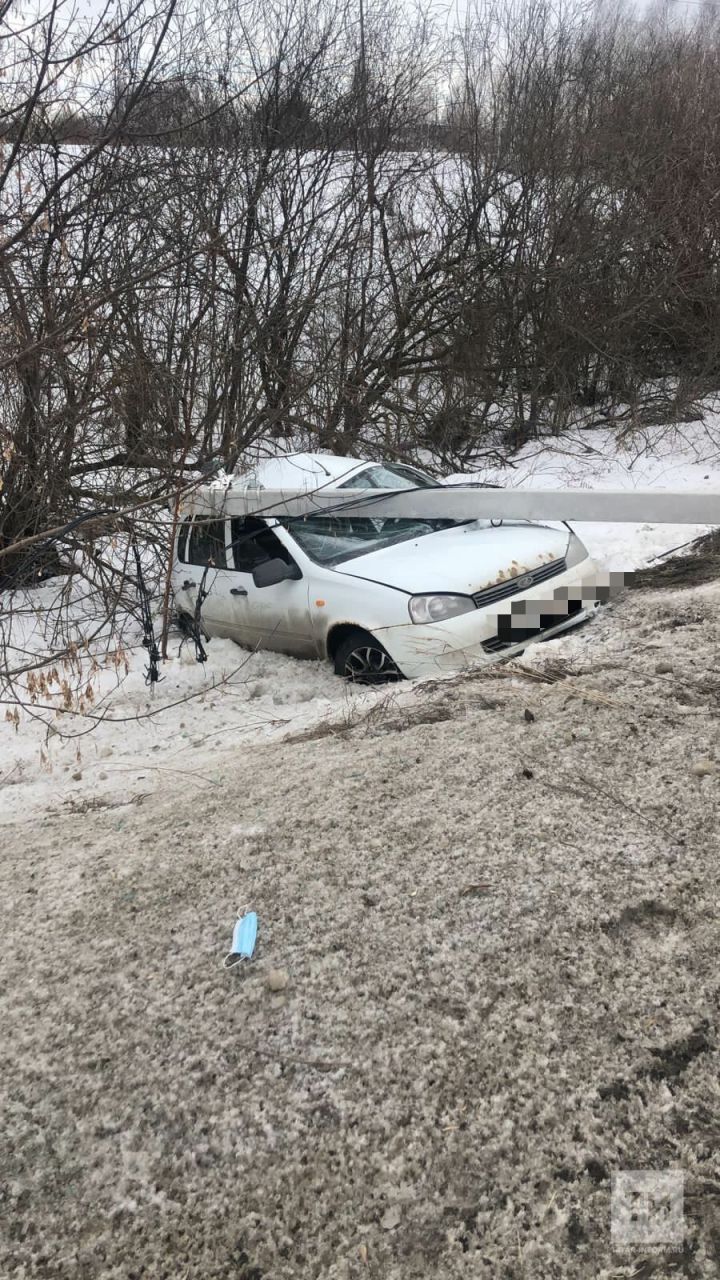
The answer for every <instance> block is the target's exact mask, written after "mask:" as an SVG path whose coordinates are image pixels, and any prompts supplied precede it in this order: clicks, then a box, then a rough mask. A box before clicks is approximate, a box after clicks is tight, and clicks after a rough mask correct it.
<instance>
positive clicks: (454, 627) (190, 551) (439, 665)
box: [173, 454, 598, 683]
mask: <svg viewBox="0 0 720 1280" xmlns="http://www.w3.org/2000/svg"><path fill="white" fill-rule="evenodd" d="M437 483H438V482H437V481H436V480H433V479H432V478H431V477H430V476H428V475H425V474H424V473H423V472H422V471H419V470H417V469H416V468H414V467H409V466H404V465H400V464H396V463H385V464H378V463H373V462H358V461H357V459H354V458H338V457H335V456H334V455H324V454H296V455H292V456H288V457H284V458H279V459H275V460H273V461H270V462H267V463H264V464H261V465H260V466H258V467H257V468H256V469H255V470H254V471H252V472H249V473H247V474H246V475H244V476H239V477H235V478H234V479H233V482H232V487H233V489H235V490H236V491H237V490H240V491H242V488H243V487H247V488H253V489H257V488H263V487H264V488H275V489H278V488H282V487H283V486H287V487H293V488H295V489H297V488H303V487H307V488H308V489H314V488H317V487H318V485H324V486H326V487H331V488H333V489H346V488H356V489H366V488H381V489H388V488H416V487H426V486H432V487H436V486H437ZM208 566H209V568H208ZM206 570H207V573H206ZM203 575H205V586H204V590H205V592H206V593H207V594H206V595H204V596H203V599H202V601H201V608H200V609H197V607H196V606H197V593H198V588H199V587H200V585H201V582H202V580H203ZM595 578H596V570H595V566H594V565H593V562H592V561H591V559H590V558H589V556H588V552H587V550H586V549H585V547H584V545H583V543H582V542H581V541H580V539H579V538H578V537H577V535H576V534H575V533H573V532H572V530H570V529H569V527H568V526H567V525H565V526H563V527H561V528H553V527H550V526H548V525H542V524H534V523H530V522H528V521H518V520H512V521H510V520H502V521H497V520H495V521H490V520H462V521H461V520H452V519H448V518H439V519H396V518H392V519H388V518H384V519H383V518H377V517H376V518H373V517H372V516H357V515H352V516H342V515H335V514H332V515H322V516H321V515H314V514H313V515H306V516H282V517H280V518H274V517H270V516H268V517H260V516H257V515H252V516H241V517H233V516H230V515H228V516H227V518H223V519H220V518H215V519H213V518H209V517H208V516H207V515H205V516H199V515H195V516H192V515H190V516H188V517H187V518H186V519H184V520H183V522H182V524H181V525H180V529H179V533H178V537H177V542H176V547H175V560H174V566H173V586H174V591H175V600H176V604H177V609H178V613H179V615H180V622H181V624H184V626H185V628H186V629H190V630H193V628H194V626H195V624H196V622H197V621H198V619H199V621H200V625H201V629H202V631H203V632H204V633H205V634H206V635H208V636H226V637H229V638H230V639H232V640H235V641H237V643H238V644H241V645H244V646H247V647H248V648H252V649H255V648H264V649H273V650H277V651H279V652H281V653H288V654H292V655H294V656H297V657H306V658H315V659H317V658H329V659H330V661H331V662H332V663H333V664H334V667H335V671H336V672H337V674H338V675H340V676H345V677H347V678H349V679H353V680H357V681H362V682H364V683H375V682H380V681H386V680H398V679H402V678H403V677H406V678H408V679H414V678H416V677H419V676H429V675H433V674H438V673H439V672H446V671H453V670H457V669H458V668H462V667H464V666H469V665H471V664H476V663H481V664H487V663H490V662H493V661H497V659H498V658H500V657H507V656H512V655H513V654H517V653H520V652H522V650H523V649H524V648H525V647H526V645H527V644H528V643H530V642H531V641H532V640H536V639H538V638H540V639H548V638H550V637H552V636H556V635H559V634H560V633H561V632H563V631H565V630H566V629H567V628H568V627H572V626H577V625H578V624H579V623H581V622H584V621H585V620H586V619H587V618H588V617H590V615H591V614H592V613H593V612H594V610H595V608H596V607H597V603H598V602H597V600H596V591H595Z"/></svg>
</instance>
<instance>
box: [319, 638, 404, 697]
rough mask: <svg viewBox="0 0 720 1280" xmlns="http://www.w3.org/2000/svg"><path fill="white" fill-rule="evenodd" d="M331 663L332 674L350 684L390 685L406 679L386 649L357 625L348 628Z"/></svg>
mask: <svg viewBox="0 0 720 1280" xmlns="http://www.w3.org/2000/svg"><path fill="white" fill-rule="evenodd" d="M334 663H335V675H336V676H342V677H343V678H344V679H345V680H351V681H352V682H353V684H392V683H394V682H395V681H396V680H404V679H405V677H404V676H403V673H402V671H401V670H400V668H399V667H398V665H397V663H396V662H394V661H393V659H392V658H391V657H390V654H389V653H388V651H387V649H386V648H385V647H384V646H383V645H381V643H380V641H379V640H376V639H375V637H374V636H373V635H371V634H370V632H369V631H362V630H361V629H360V627H357V628H356V629H355V630H354V631H349V632H348V634H347V635H346V636H345V637H344V639H343V640H341V641H340V644H339V645H338V647H337V649H336V651H335V657H334Z"/></svg>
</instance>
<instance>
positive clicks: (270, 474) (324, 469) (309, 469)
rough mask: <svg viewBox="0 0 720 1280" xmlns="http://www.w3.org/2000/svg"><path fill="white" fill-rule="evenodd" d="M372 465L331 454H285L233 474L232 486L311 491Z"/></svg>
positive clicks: (361, 460)
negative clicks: (305, 489) (304, 489)
mask: <svg viewBox="0 0 720 1280" xmlns="http://www.w3.org/2000/svg"><path fill="white" fill-rule="evenodd" d="M372 465H373V464H372V463H370V462H367V461H365V460H364V459H363V458H348V457H345V458H343V457H338V456H337V454H334V453H286V454H280V455H279V456H278V457H277V458H266V459H264V460H263V461H262V462H258V463H256V465H255V466H254V467H250V468H248V469H247V470H246V471H236V473H235V477H234V485H235V487H243V486H244V487H245V488H248V489H282V488H284V487H286V486H287V488H292V489H303V488H305V486H307V488H308V489H315V488H317V486H318V485H322V484H327V485H335V484H337V483H338V481H341V480H345V479H346V478H348V477H349V476H351V475H355V474H357V472H359V471H363V470H364V469H365V468H366V467H369V466H372Z"/></svg>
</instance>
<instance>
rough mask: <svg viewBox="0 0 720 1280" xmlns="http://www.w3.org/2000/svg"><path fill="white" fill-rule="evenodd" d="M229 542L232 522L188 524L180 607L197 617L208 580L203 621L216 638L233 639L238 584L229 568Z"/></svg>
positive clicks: (205, 520)
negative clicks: (200, 593) (196, 612)
mask: <svg viewBox="0 0 720 1280" xmlns="http://www.w3.org/2000/svg"><path fill="white" fill-rule="evenodd" d="M229 539H230V521H229V520H223V519H220V520H218V519H217V518H215V519H210V518H208V517H205V516H195V517H194V518H193V519H192V520H190V521H189V522H188V531H187V540H186V542H185V543H183V542H182V540H181V541H180V543H179V548H180V561H181V564H180V566H179V570H180V572H179V576H180V579H181V580H180V583H179V587H178V589H177V591H176V595H177V597H178V604H179V606H180V608H181V609H183V610H187V612H188V613H191V614H194V612H195V605H196V601H197V593H198V591H199V589H200V586H201V584H202V582H203V579H204V583H205V585H204V587H203V601H202V605H201V610H200V614H201V622H202V625H203V626H205V627H206V628H207V631H208V634H209V635H213V636H231V637H232V636H233V627H234V616H233V614H234V610H233V604H234V596H233V588H234V586H235V585H236V584H235V580H234V574H233V573H232V571H231V570H229V569H228V543H229ZM206 571H207V572H206Z"/></svg>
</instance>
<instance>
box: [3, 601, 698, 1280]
mask: <svg viewBox="0 0 720 1280" xmlns="http://www.w3.org/2000/svg"><path fill="white" fill-rule="evenodd" d="M719 643H720V589H719V588H718V587H717V586H710V587H703V588H699V589H696V590H693V591H682V592H674V593H654V594H650V595H640V594H637V595H634V596H631V597H626V598H625V599H624V600H623V601H621V602H620V603H619V604H617V605H615V606H614V607H613V608H612V609H611V610H608V611H607V612H606V613H605V614H604V616H603V617H602V618H601V619H600V620H599V621H598V622H597V623H596V624H595V625H594V626H593V627H590V628H587V629H586V630H585V631H584V632H582V633H580V634H578V635H577V636H575V637H573V638H569V639H567V640H565V641H564V642H562V643H554V644H551V645H547V646H538V647H537V649H536V650H535V651H533V652H532V656H531V654H530V653H529V654H528V655H527V659H526V662H527V665H528V666H531V667H532V668H533V669H535V670H536V671H537V672H541V671H543V670H548V671H550V672H553V671H554V672H555V674H556V675H557V674H559V668H558V665H557V664H558V662H559V661H560V660H561V659H562V660H563V661H565V662H566V663H569V664H570V668H571V670H572V671H573V672H579V674H570V675H567V676H566V677H565V678H564V679H556V680H554V681H553V682H552V683H544V682H542V681H541V680H539V679H537V680H534V679H532V678H531V677H530V676H527V675H525V676H520V677H519V678H515V679H511V678H510V677H509V675H508V674H507V671H508V669H507V668H506V669H504V674H503V673H499V669H498V670H496V671H495V673H494V674H490V675H486V676H481V677H478V678H464V679H462V680H458V681H456V682H452V681H451V682H443V683H439V684H438V685H437V686H434V687H433V686H429V687H428V686H425V687H423V688H416V689H415V690H413V689H410V690H409V691H404V692H403V693H402V694H401V695H400V696H399V697H398V698H397V699H395V698H390V699H389V700H388V701H387V702H386V703H384V704H382V705H381V706H379V707H377V708H375V710H371V711H370V713H369V714H367V715H366V718H365V719H364V720H362V722H361V723H359V724H358V725H357V726H356V727H355V728H354V729H352V730H350V731H342V732H340V731H338V732H336V733H334V734H324V735H323V734H322V732H321V731H318V732H319V736H316V737H315V736H312V731H309V735H310V736H307V735H306V736H305V737H303V736H302V735H299V740H296V741H293V742H289V743H284V744H279V743H269V744H267V745H260V746H253V747H252V748H249V747H248V745H247V744H246V745H245V746H243V745H242V744H238V745H237V746H236V748H235V749H233V748H232V747H231V746H229V745H228V746H227V747H226V748H225V751H224V754H223V755H222V757H220V758H219V766H220V775H221V777H222V783H221V784H220V785H213V786H207V787H203V786H202V785H200V786H197V785H196V786H189V785H188V784H181V783H180V782H178V781H170V782H169V783H168V789H167V790H165V791H163V792H160V793H156V794H154V795H152V796H149V797H146V798H145V799H144V800H143V801H142V802H138V803H130V804H124V805H122V804H120V803H119V800H120V799H122V797H121V796H117V797H116V798H115V800H111V799H110V798H108V797H105V798H103V807H93V806H92V798H88V801H87V804H86V805H85V806H80V807H81V808H83V807H85V809H86V811H85V812H78V813H74V814H73V813H71V814H68V813H67V812H66V811H64V810H63V809H62V808H60V807H57V808H56V809H55V810H54V811H52V812H50V813H49V814H47V815H43V816H39V817H38V818H37V819H36V820H30V819H29V820H27V821H21V820H19V819H18V820H17V821H16V822H14V823H13V824H11V825H9V826H6V827H5V828H4V829H3V847H2V854H1V859H0V861H1V866H2V880H3V886H2V902H3V920H2V929H3V939H4V943H5V948H4V949H5V957H6V958H5V964H4V973H3V978H2V989H1V1009H0V1015H1V1018H2V1028H3V1034H2V1050H1V1051H2V1059H3V1061H2V1073H1V1084H0V1088H2V1092H3V1095H4V1097H3V1111H4V1122H3V1136H2V1142H3V1146H4V1150H3V1151H2V1152H0V1156H1V1160H0V1164H1V1167H2V1196H3V1206H2V1228H1V1229H0V1230H1V1232H2V1243H1V1244H0V1276H2V1277H6V1276H7V1277H11V1276H12V1277H48V1278H50V1277H57V1278H63V1280H64V1278H67V1280H71V1278H72V1280H75V1278H77V1280H84V1278H85V1277H87V1278H90V1277H92V1278H95V1277H103V1278H107V1280H133V1278H134V1277H138V1278H139V1277H143V1278H147V1280H160V1278H161V1277H162V1278H167V1280H224V1278H225V1277H228V1278H230V1277H233V1278H235V1280H285V1278H286V1277H316V1278H317V1280H345V1278H348V1280H354V1278H355V1277H357V1278H360V1277H368V1280H369V1278H373V1280H375V1278H376V1280H405V1278H406V1277H407V1278H408V1280H409V1278H411V1277H416V1276H417V1277H421V1276H422V1277H425V1276H428V1277H430V1276H432V1277H439V1278H441V1280H444V1278H445V1277H448V1278H450V1277H457V1278H458V1280H461V1278H462V1280H465V1278H470V1277H473V1278H475V1277H533V1278H535V1277H542V1278H543V1280H544V1278H546V1277H568V1278H576V1277H577V1278H583V1277H598V1276H631V1275H633V1276H650V1275H656V1276H665V1275H676V1274H677V1275H685V1276H691V1277H692V1276H698V1277H699V1276H714V1275H717V1274H718V1269H719V1267H720V1200H719V1199H718V1196H719V1195H720V1170H719V1169H718V1152H717V1148H718V1135H719V1132H720V1115H719V1110H718V1103H719V1102H720V1087H719V1086H718V1055H717V1019H718V999H717V993H718V977H717V971H716V970H717V955H718V951H719V950H720V925H719V924H718V918H717V866H718V837H717V817H718V803H717V801H718V785H719V778H720V775H718V774H717V773H716V772H712V771H711V772H706V773H702V772H696V771H695V769H696V768H699V769H700V770H702V769H710V768H711V766H710V765H707V764H706V765H702V764H700V765H699V766H698V762H700V761H703V760H707V759H709V760H711V761H718V760H720V742H719V739H718V715H719V714H720V670H719V669H718V661H717V655H718V645H719ZM668 665H670V666H671V667H672V670H671V671H668V670H667V667H668ZM656 668H659V669H656ZM526 710H527V711H529V712H531V713H532V715H533V716H534V717H535V718H534V720H532V721H528V719H527V718H526V716H525V711H526ZM246 906H252V907H253V908H255V909H256V910H257V912H258V915H259V918H260V936H259V945H258V950H257V953H256V960H255V961H254V962H253V963H252V964H250V965H248V966H246V967H245V968H244V969H242V971H240V972H238V971H224V970H223V969H222V968H221V960H222V957H223V954H224V952H225V950H226V949H227V945H228V942H229V938H230V933H231V930H232V924H233V919H234V916H235V913H236V911H237V910H238V909H242V908H244V907H246ZM273 969H285V970H287V973H288V975H289V983H288V986H287V988H286V990H284V991H281V992H279V993H278V992H275V993H273V992H272V991H271V990H270V989H269V985H268V976H269V973H270V971H271V970H273ZM667 1167H671V1168H680V1169H682V1170H684V1173H685V1195H686V1200H685V1207H686V1227H687V1237H686V1245H685V1249H684V1252H683V1254H682V1255H680V1256H676V1257H672V1256H670V1255H665V1254H659V1253H651V1252H648V1253H645V1252H643V1250H642V1249H637V1248H636V1249H630V1250H628V1251H627V1252H625V1253H617V1252H613V1251H612V1250H611V1245H610V1232H609V1212H610V1179H611V1176H612V1174H613V1172H614V1171H616V1170H618V1169H628V1168H630V1169H632V1168H667Z"/></svg>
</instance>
